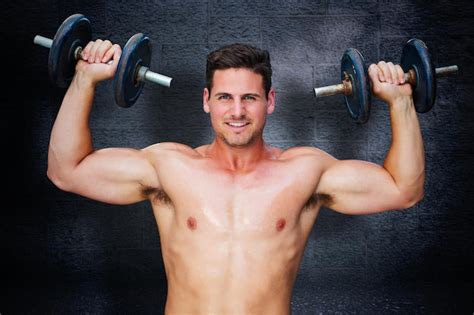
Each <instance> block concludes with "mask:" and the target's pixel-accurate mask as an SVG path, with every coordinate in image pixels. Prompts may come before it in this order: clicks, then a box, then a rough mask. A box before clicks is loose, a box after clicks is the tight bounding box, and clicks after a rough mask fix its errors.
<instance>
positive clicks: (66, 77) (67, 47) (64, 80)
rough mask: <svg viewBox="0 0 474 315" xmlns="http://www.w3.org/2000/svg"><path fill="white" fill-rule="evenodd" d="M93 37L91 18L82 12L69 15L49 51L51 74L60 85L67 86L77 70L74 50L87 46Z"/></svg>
mask: <svg viewBox="0 0 474 315" xmlns="http://www.w3.org/2000/svg"><path fill="white" fill-rule="evenodd" d="M91 39H92V30H91V24H90V22H89V20H88V19H87V18H86V17H85V16H84V15H82V14H74V15H71V16H70V17H68V18H67V19H66V20H64V22H63V23H62V24H61V26H60V27H59V29H58V31H57V32H56V34H55V35H54V39H53V43H52V46H51V49H50V51H49V57H48V69H49V76H50V78H51V80H52V81H53V83H54V84H55V85H56V86H58V87H62V88H64V87H66V86H68V84H69V83H70V82H71V80H72V77H73V75H74V72H75V70H76V63H77V60H76V58H75V56H74V52H75V50H76V48H77V47H79V46H81V47H83V48H84V47H85V46H86V45H87V43H89V42H90V41H91Z"/></svg>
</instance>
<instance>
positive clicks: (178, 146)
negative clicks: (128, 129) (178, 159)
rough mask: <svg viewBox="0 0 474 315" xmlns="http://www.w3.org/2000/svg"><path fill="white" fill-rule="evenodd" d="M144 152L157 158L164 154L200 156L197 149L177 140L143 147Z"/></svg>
mask: <svg viewBox="0 0 474 315" xmlns="http://www.w3.org/2000/svg"><path fill="white" fill-rule="evenodd" d="M142 152H143V154H145V155H147V156H149V157H152V158H156V157H158V156H164V155H182V156H189V157H192V156H196V157H197V156H199V153H198V151H197V150H195V149H193V148H191V147H190V146H187V145H185V144H182V143H177V142H161V143H157V144H153V145H150V146H148V147H146V148H144V149H142Z"/></svg>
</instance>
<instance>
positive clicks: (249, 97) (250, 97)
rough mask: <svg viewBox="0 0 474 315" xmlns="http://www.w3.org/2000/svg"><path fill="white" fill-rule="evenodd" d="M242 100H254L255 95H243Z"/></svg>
mask: <svg viewBox="0 0 474 315" xmlns="http://www.w3.org/2000/svg"><path fill="white" fill-rule="evenodd" d="M244 100H246V101H254V100H255V96H251V95H246V96H245V97H244Z"/></svg>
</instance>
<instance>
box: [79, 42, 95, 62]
mask: <svg viewBox="0 0 474 315" xmlns="http://www.w3.org/2000/svg"><path fill="white" fill-rule="evenodd" d="M92 45H94V42H93V41H90V42H88V43H87V45H86V47H84V49H83V50H82V53H81V57H82V60H87V59H88V58H89V55H90V52H91V48H92Z"/></svg>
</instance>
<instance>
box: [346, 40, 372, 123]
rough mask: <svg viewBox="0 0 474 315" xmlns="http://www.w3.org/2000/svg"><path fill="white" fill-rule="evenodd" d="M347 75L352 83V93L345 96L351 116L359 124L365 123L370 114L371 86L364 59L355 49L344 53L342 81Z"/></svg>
mask: <svg viewBox="0 0 474 315" xmlns="http://www.w3.org/2000/svg"><path fill="white" fill-rule="evenodd" d="M346 75H347V76H348V77H349V79H350V80H351V83H352V93H350V94H348V95H345V96H344V97H345V100H346V106H347V109H348V110H349V114H350V115H351V117H352V118H354V119H355V120H356V121H357V122H358V123H361V124H362V123H365V122H367V119H369V114H370V85H369V79H368V76H367V67H366V65H365V61H364V57H363V56H362V54H361V53H360V52H359V51H358V50H357V49H354V48H349V49H347V50H346V51H345V52H344V55H343V56H342V59H341V80H344V79H345V77H346Z"/></svg>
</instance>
